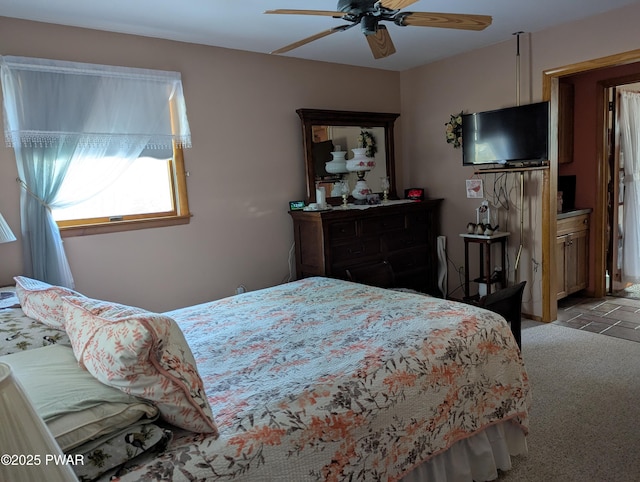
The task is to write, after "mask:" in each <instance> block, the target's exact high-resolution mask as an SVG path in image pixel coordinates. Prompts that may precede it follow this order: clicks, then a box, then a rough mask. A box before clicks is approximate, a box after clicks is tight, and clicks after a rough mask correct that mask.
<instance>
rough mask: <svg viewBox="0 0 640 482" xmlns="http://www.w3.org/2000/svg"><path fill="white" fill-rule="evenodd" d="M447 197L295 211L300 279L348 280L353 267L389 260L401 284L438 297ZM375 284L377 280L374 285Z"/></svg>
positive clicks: (297, 260) (292, 214) (294, 222)
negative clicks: (443, 209)
mask: <svg viewBox="0 0 640 482" xmlns="http://www.w3.org/2000/svg"><path fill="white" fill-rule="evenodd" d="M441 203H442V199H428V200H426V201H422V202H408V203H392V204H390V205H381V206H374V207H370V208H367V209H362V210H360V209H344V210H343V209H340V208H339V207H336V208H334V209H333V210H331V211H323V212H309V211H290V212H289V214H290V215H291V217H292V218H293V229H294V236H295V250H296V274H297V278H298V279H300V278H305V277H309V276H328V277H332V278H342V279H347V270H348V269H356V268H360V267H364V266H367V265H373V264H376V263H381V262H383V261H386V262H388V263H389V264H390V265H391V267H392V269H393V273H394V276H395V282H396V283H395V284H396V286H401V287H405V288H413V289H416V290H419V291H422V292H425V293H429V294H432V295H435V296H441V294H440V292H439V290H438V254H437V237H438V235H439V232H440V204H441ZM372 284H374V283H372Z"/></svg>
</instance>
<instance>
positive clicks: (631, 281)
mask: <svg viewBox="0 0 640 482" xmlns="http://www.w3.org/2000/svg"><path fill="white" fill-rule="evenodd" d="M636 80H640V76H638V78H636V76H635V75H632V76H631V77H626V78H624V79H611V82H612V83H613V84H614V85H610V86H609V87H608V88H607V90H606V96H607V100H608V105H607V110H608V125H607V142H608V146H607V152H608V180H609V189H608V219H609V224H608V229H609V238H608V244H607V271H606V277H607V294H609V295H612V296H616V297H625V298H635V299H640V283H639V281H640V278H639V275H638V269H637V267H638V263H637V259H638V258H639V256H638V250H637V246H638V243H639V242H640V240H639V239H638V236H637V234H636V233H637V232H638V229H637V228H633V224H635V223H632V222H631V221H632V220H633V219H637V216H636V213H637V209H636V206H637V202H636V201H635V200H632V198H633V197H634V196H632V195H631V192H635V190H634V191H629V189H626V190H625V185H626V186H627V187H628V186H629V184H628V183H629V182H630V181H629V179H628V177H629V176H627V174H628V173H627V172H626V171H628V170H629V165H628V161H629V160H630V159H629V154H630V153H629V152H627V153H626V154H627V159H626V161H627V162H626V163H625V157H624V154H625V152H624V142H623V138H624V131H625V126H627V127H629V126H630V124H631V123H632V122H633V120H631V121H630V119H629V112H630V111H629V106H630V104H629V102H631V103H632V104H633V105H635V106H637V105H638V93H639V92H640V82H636ZM634 93H635V94H634ZM625 99H626V102H627V103H626V105H622V103H623V102H625ZM625 107H626V108H625ZM633 112H635V111H633ZM633 118H637V116H635V115H634V116H633ZM626 132H627V142H631V140H630V139H629V134H630V132H629V131H628V130H626ZM627 150H631V149H627ZM625 164H626V165H625ZM625 176H627V182H626V183H625ZM634 189H635V188H634ZM630 202H632V203H633V204H631V205H630ZM634 246H635V247H634Z"/></svg>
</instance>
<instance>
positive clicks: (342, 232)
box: [329, 221, 357, 240]
mask: <svg viewBox="0 0 640 482" xmlns="http://www.w3.org/2000/svg"><path fill="white" fill-rule="evenodd" d="M356 232H357V229H356V221H344V222H340V223H331V224H330V225H329V238H330V239H331V240H335V239H345V238H353V237H355V235H356Z"/></svg>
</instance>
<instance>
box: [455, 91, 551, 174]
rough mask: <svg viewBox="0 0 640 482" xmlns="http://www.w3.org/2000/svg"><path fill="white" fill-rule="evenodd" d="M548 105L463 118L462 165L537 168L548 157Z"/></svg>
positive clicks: (543, 103)
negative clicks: (502, 165)
mask: <svg viewBox="0 0 640 482" xmlns="http://www.w3.org/2000/svg"><path fill="white" fill-rule="evenodd" d="M548 151H549V103H548V102H538V103H534V104H527V105H520V106H516V107H507V108H504V109H497V110H492V111H486V112H477V113H475V114H465V115H463V116H462V164H463V165H465V166H476V165H479V164H505V165H507V166H526V165H540V164H542V162H543V161H546V160H547V159H548V158H549V152H548Z"/></svg>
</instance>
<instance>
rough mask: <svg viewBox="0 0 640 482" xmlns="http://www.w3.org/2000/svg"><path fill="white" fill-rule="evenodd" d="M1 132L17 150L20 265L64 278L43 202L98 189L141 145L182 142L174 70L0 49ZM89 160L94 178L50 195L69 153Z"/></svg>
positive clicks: (183, 120)
mask: <svg viewBox="0 0 640 482" xmlns="http://www.w3.org/2000/svg"><path fill="white" fill-rule="evenodd" d="M0 78H1V81H2V93H3V98H4V124H5V141H6V143H7V145H8V146H12V147H13V148H14V151H15V155H16V163H17V166H18V174H19V176H20V182H21V184H22V187H23V190H22V195H21V215H22V242H23V252H24V259H25V263H24V264H25V266H24V270H25V272H24V274H25V275H26V276H31V277H34V278H37V279H40V280H43V281H46V282H49V283H52V284H57V285H62V286H68V287H73V284H74V283H73V276H72V274H71V270H70V267H69V263H68V261H67V258H66V255H65V252H64V248H63V245H62V238H61V237H60V231H59V229H58V226H57V224H56V222H55V221H54V220H53V217H52V216H51V208H52V207H64V206H69V205H72V204H74V203H77V202H81V201H84V200H86V199H87V198H88V197H91V196H93V195H95V194H96V193H97V192H99V191H100V190H101V189H104V187H106V186H107V185H108V184H109V183H110V182H112V181H113V180H114V179H115V178H116V177H117V176H118V175H119V174H120V173H121V172H122V171H123V170H124V169H126V168H127V167H128V165H129V164H130V163H131V162H132V161H133V160H135V159H136V158H137V157H138V156H139V155H140V153H141V152H142V151H143V150H144V151H145V152H146V153H148V152H149V151H150V150H155V149H157V150H159V152H163V153H164V152H166V151H167V149H171V148H172V145H173V143H176V144H178V145H180V146H182V147H190V146H191V133H190V130H189V123H188V120H187V114H186V105H185V101H184V96H183V92H182V81H181V78H180V74H179V73H177V72H165V71H156V70H146V69H132V68H125V67H113V66H104V65H93V64H84V63H78V62H63V61H55V60H46V59H33V58H24V57H0ZM80 162H83V163H84V162H94V163H95V170H94V171H95V179H94V182H90V183H87V184H86V187H87V189H86V190H85V192H82V193H79V192H78V193H75V194H74V196H73V198H68V197H67V198H65V199H62V198H61V197H60V196H59V192H60V186H61V184H62V181H63V179H64V178H65V176H66V175H67V173H68V172H69V169H70V167H71V166H72V165H74V163H76V164H77V163H80Z"/></svg>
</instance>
